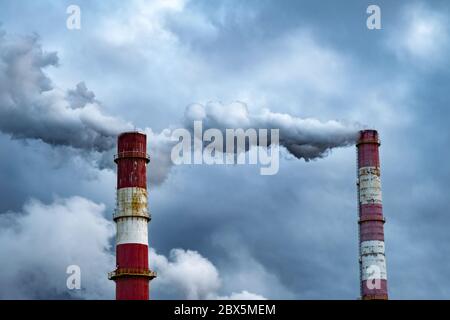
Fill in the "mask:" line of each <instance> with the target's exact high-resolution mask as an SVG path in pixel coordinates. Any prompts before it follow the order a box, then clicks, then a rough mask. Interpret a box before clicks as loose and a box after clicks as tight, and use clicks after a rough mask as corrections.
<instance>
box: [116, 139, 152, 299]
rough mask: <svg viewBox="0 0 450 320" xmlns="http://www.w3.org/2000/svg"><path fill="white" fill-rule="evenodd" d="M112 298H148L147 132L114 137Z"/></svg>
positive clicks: (149, 278) (150, 275) (150, 273)
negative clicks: (114, 293)
mask: <svg viewBox="0 0 450 320" xmlns="http://www.w3.org/2000/svg"><path fill="white" fill-rule="evenodd" d="M117 149H118V152H117V155H116V156H115V157H114V161H115V162H116V163H117V208H116V211H115V213H114V216H113V218H114V221H115V222H116V225H117V235H116V270H115V271H113V272H111V273H110V274H109V279H111V280H114V281H115V282H116V300H148V299H149V281H150V280H151V279H153V278H155V277H156V274H155V273H154V272H153V271H151V270H150V269H149V267H148V230H147V227H148V222H149V221H150V214H149V212H148V207H147V163H148V162H149V161H150V159H149V157H148V155H147V136H146V135H145V134H142V133H139V132H125V133H122V134H121V135H120V136H119V138H118V146H117Z"/></svg>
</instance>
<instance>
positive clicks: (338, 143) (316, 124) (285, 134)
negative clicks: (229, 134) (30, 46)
mask: <svg viewBox="0 0 450 320" xmlns="http://www.w3.org/2000/svg"><path fill="white" fill-rule="evenodd" d="M196 120H197V121H202V123H203V126H204V128H205V129H209V128H217V129H219V130H222V131H223V134H225V130H226V129H227V128H230V129H234V128H243V129H249V128H254V129H269V130H270V129H279V135H280V145H282V146H284V147H286V149H287V150H288V151H289V152H290V153H291V154H292V155H293V156H295V157H296V158H298V159H304V160H306V161H309V160H311V159H315V158H322V157H324V156H326V154H327V153H328V152H329V151H330V150H331V149H333V148H337V147H345V146H350V145H353V144H354V143H355V142H356V138H357V136H358V130H359V128H360V126H358V125H356V124H352V125H345V124H344V123H341V122H338V121H328V122H321V121H319V120H317V119H312V118H307V119H301V118H298V117H294V116H291V115H289V114H282V113H276V112H271V111H270V110H263V111H262V112H260V113H257V114H251V113H249V111H248V108H247V105H246V104H245V103H242V102H234V103H232V104H229V105H223V104H221V103H208V104H206V105H205V106H203V105H200V104H193V105H190V106H188V107H187V108H186V111H185V118H184V123H185V124H186V126H187V127H188V128H191V129H192V127H193V122H194V121H196Z"/></svg>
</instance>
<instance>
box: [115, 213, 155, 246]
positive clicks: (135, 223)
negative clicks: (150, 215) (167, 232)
mask: <svg viewBox="0 0 450 320" xmlns="http://www.w3.org/2000/svg"><path fill="white" fill-rule="evenodd" d="M116 222H117V234H116V245H119V244H124V243H140V244H145V245H148V228H147V220H146V219H145V218H137V217H136V218H134V217H133V218H121V219H118V220H117V221H116Z"/></svg>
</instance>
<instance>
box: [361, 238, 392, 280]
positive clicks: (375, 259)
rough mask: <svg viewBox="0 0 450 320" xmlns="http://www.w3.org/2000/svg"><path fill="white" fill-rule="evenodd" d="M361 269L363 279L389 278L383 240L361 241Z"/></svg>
mask: <svg viewBox="0 0 450 320" xmlns="http://www.w3.org/2000/svg"><path fill="white" fill-rule="evenodd" d="M361 270H362V280H368V279H384V280H386V279H387V272H386V258H385V255H384V242H383V241H378V240H370V241H363V242H361Z"/></svg>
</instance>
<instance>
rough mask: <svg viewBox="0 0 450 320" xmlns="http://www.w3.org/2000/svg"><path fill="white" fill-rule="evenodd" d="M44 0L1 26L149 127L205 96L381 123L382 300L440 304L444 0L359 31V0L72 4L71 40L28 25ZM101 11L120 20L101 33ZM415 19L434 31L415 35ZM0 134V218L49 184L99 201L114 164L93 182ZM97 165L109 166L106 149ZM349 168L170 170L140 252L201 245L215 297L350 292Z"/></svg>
mask: <svg viewBox="0 0 450 320" xmlns="http://www.w3.org/2000/svg"><path fill="white" fill-rule="evenodd" d="M32 3H33V4H34V3H36V2H31V1H30V2H29V4H30V5H31V4H32ZM42 3H44V2H39V6H40V9H39V8H38V9H39V10H38V9H36V6H37V4H35V5H33V6H32V7H30V5H28V4H27V2H20V4H19V2H17V3H16V2H14V3H13V2H10V3H9V4H2V5H1V6H2V9H3V6H4V7H5V10H0V19H2V20H3V21H4V22H5V27H8V28H9V27H10V26H13V28H12V29H11V30H12V31H15V30H20V33H23V34H30V33H31V32H32V31H39V33H41V34H42V36H43V41H45V39H51V41H49V43H50V44H55V43H58V46H61V47H63V48H64V49H65V50H63V53H62V52H61V54H64V56H63V57H61V64H62V65H61V67H59V70H60V72H61V73H60V74H59V77H60V78H61V77H62V78H64V77H65V78H66V79H65V80H66V83H67V82H68V83H70V84H71V85H70V86H73V84H76V83H78V82H79V81H80V80H85V81H86V83H88V84H89V87H90V88H93V89H92V90H93V91H95V94H96V98H97V99H99V100H101V101H103V102H104V104H105V106H108V108H110V109H111V110H113V111H114V112H113V114H118V115H119V116H121V117H122V118H123V119H130V120H132V121H133V122H134V123H136V124H138V125H139V126H141V127H145V126H149V127H151V128H153V129H154V132H160V131H161V129H162V128H165V127H167V126H168V125H170V124H172V123H174V122H176V120H178V119H179V115H181V114H182V113H183V111H184V106H186V105H187V104H189V103H192V102H195V101H200V102H202V103H203V104H204V103H205V102H206V101H209V100H221V101H225V102H230V101H235V100H243V101H244V102H246V103H247V104H248V105H249V106H250V107H260V106H261V107H269V108H271V110H272V112H276V113H290V114H295V115H298V116H299V117H317V118H319V119H321V120H322V121H326V120H328V119H342V118H344V119H349V120H352V121H359V122H361V123H368V124H369V125H371V126H373V127H375V128H376V129H378V130H379V131H380V135H381V139H382V146H381V149H380V151H381V162H382V164H381V165H382V184H383V204H384V212H385V216H386V218H387V223H386V224H385V228H386V229H385V234H386V254H387V268H388V278H389V293H390V296H391V297H392V298H448V297H449V296H450V292H449V287H450V285H449V284H450V279H449V277H448V275H447V272H446V270H447V269H448V266H449V264H450V260H449V259H448V258H447V257H448V249H447V248H448V245H447V244H448V243H449V242H450V237H449V234H448V230H447V229H448V228H447V225H448V224H449V223H450V221H449V217H448V214H447V213H448V211H449V210H448V209H449V203H448V194H449V193H450V188H449V187H450V185H449V183H448V177H449V175H450V173H449V169H448V168H449V166H448V165H447V164H446V162H448V161H446V160H447V159H449V158H450V154H449V149H448V145H450V137H449V132H450V131H449V130H448V121H446V119H448V118H449V116H450V115H449V108H448V101H449V96H448V93H447V92H448V87H449V83H450V79H449V76H448V68H444V67H443V64H442V63H443V62H442V61H443V60H447V61H448V57H449V52H448V48H447V47H446V45H445V43H446V42H448V41H447V40H445V39H446V38H448V37H446V36H445V32H444V33H442V32H441V31H442V30H448V21H447V20H446V19H445V18H442V15H444V16H448V12H449V6H448V3H447V2H446V1H433V2H432V3H431V2H424V1H422V2H420V1H418V2H414V3H412V2H410V1H396V2H392V1H389V2H388V1H379V2H378V3H377V4H379V5H380V7H381V10H382V26H383V30H380V31H369V30H367V28H366V27H365V19H366V17H367V15H366V13H365V9H366V7H367V5H369V4H372V3H369V1H367V2H365V1H348V2H345V3H342V4H340V5H337V4H336V3H335V1H320V2H318V1H283V3H280V2H276V1H245V2H243V1H235V2H230V1H223V2H209V1H208V2H205V1H202V2H199V1H188V2H186V3H185V4H184V5H182V4H183V3H184V2H182V1H173V2H171V3H172V4H173V3H175V4H176V3H180V5H179V6H178V7H177V6H174V8H173V9H167V8H166V9H164V10H165V11H164V18H161V14H159V13H157V14H153V13H154V10H153V9H149V8H148V7H145V6H144V8H143V9H146V10H133V9H132V8H131V7H132V6H133V4H134V3H135V2H133V4H131V5H125V4H123V3H118V2H115V3H114V5H116V6H117V7H115V6H114V5H111V7H108V8H102V7H101V6H98V5H92V6H91V5H90V3H89V2H82V10H83V13H84V17H87V18H88V19H85V20H84V21H83V23H84V25H83V28H84V29H82V31H81V32H78V33H73V32H72V33H71V32H67V31H66V30H65V29H64V28H63V27H60V26H59V25H58V24H57V23H56V22H54V21H56V20H55V19H46V21H42V19H35V17H39V16H43V17H59V15H60V12H64V8H61V7H55V6H54V5H53V4H51V2H46V4H45V5H43V4H42ZM154 3H158V2H157V1H155V2H154ZM417 4H419V6H417ZM10 7H14V9H15V10H10V9H8V8H10ZM26 8H33V10H30V12H29V15H28V16H27V17H29V16H32V17H34V18H33V19H28V20H27V23H23V21H21V19H14V20H15V21H12V19H11V18H10V17H15V16H16V15H14V14H13V12H17V11H20V12H26V10H22V9H26ZM177 8H178V9H177ZM414 8H416V9H415V10H416V11H414V10H411V9H414ZM124 9H126V10H124ZM128 9H130V10H128ZM152 10H153V11H152ZM158 10H159V9H158ZM105 12H107V14H105ZM146 12H150V14H149V15H148V16H146V15H145V14H146ZM414 12H417V13H418V14H413V13H414ZM89 16H91V17H95V19H94V18H92V19H89ZM179 16H183V19H181V18H180V19H178V17H179ZM120 17H122V20H121V19H120ZM149 17H151V19H150V18H149ZM123 18H124V19H123ZM134 18H136V19H134ZM23 19H26V17H23ZM63 20H64V19H63V18H61V25H62V26H64V21H63ZM102 21H110V22H111V21H112V22H114V21H116V22H118V23H117V25H118V26H120V28H116V29H113V28H109V27H110V25H108V26H107V27H104V28H102V23H101V22H102ZM148 21H151V22H152V25H151V27H150V26H149V25H147V24H145V22H148ZM419 22H420V23H419ZM139 23H144V24H143V25H139ZM418 25H421V26H423V27H424V28H423V29H422V31H427V30H428V31H429V32H431V34H429V35H428V36H427V35H425V36H424V35H423V33H421V32H420V30H417V29H414V26H418ZM30 26H31V27H30ZM155 30H156V31H155ZM158 30H159V31H161V32H160V33H158V32H157V31H158ZM187 30H189V31H187ZM121 31H123V34H125V35H127V36H126V37H121ZM418 31H419V32H418ZM152 32H153V33H152ZM305 33H306V34H307V36H304V34H305ZM425 33H426V32H425ZM161 34H162V35H163V36H162V37H160V35H161ZM442 34H443V35H444V37H441V35H442ZM130 35H131V36H130ZM443 39H444V40H443ZM431 40H433V41H431ZM415 43H416V44H417V45H416V44H415ZM433 44H436V45H438V46H434V45H433ZM50 47H53V46H50ZM428 49H429V50H428ZM427 52H429V53H432V55H431V56H429V55H427V54H424V53H427ZM61 54H60V55H61ZM130 57H133V59H130ZM431 57H433V58H431ZM63 60H64V61H65V63H64V61H63ZM119 74H120V76H118V75H119ZM74 75H78V76H74ZM52 79H55V80H56V78H53V76H52ZM67 79H70V81H68V80H67ZM66 95H67V92H63V93H61V96H62V97H66ZM64 99H65V98H64ZM67 105H69V104H68V103H67ZM250 112H252V113H254V112H255V110H250ZM154 134H155V135H158V134H156V133H154ZM161 139H163V140H164V139H165V138H164V137H161ZM155 140H158V139H157V138H155ZM0 144H1V148H2V149H1V150H7V151H8V153H5V152H2V157H1V159H0V163H1V170H0V177H1V178H2V179H1V180H2V182H3V181H8V183H1V184H0V189H1V190H2V194H3V195H4V197H3V200H4V201H2V203H1V204H0V206H1V208H3V209H2V210H1V211H2V212H5V211H8V209H9V208H17V206H19V208H20V207H21V204H22V203H23V202H24V201H25V200H26V198H27V197H29V196H33V195H34V196H36V197H38V198H39V199H41V198H43V199H45V200H46V201H50V200H51V199H48V197H49V193H50V192H54V193H62V194H63V195H64V196H70V195H74V194H79V193H83V194H82V195H83V196H85V197H87V198H89V199H93V200H95V202H99V201H101V202H106V203H107V204H108V209H109V211H111V210H112V208H113V206H114V183H115V182H114V178H115V177H114V174H113V173H111V172H109V173H106V172H107V171H106V170H103V171H101V173H100V174H99V176H98V177H91V178H90V179H89V178H88V177H86V176H85V174H86V172H85V171H87V170H86V169H87V168H86V167H84V166H81V165H80V164H79V163H78V164H77V161H75V160H73V159H72V160H73V162H70V165H66V166H57V168H58V169H55V164H54V163H53V162H54V161H55V159H53V158H54V155H55V154H53V153H52V152H51V151H50V150H47V151H48V153H47V152H43V151H42V150H45V149H46V148H47V147H45V146H42V144H35V143H30V144H29V146H28V148H27V147H24V146H23V145H21V144H20V143H19V142H18V141H10V140H9V139H7V138H6V136H5V135H2V138H1V139H0ZM163 145H164V144H163ZM152 149H153V147H151V146H150V149H149V153H150V155H151V154H152ZM9 151H11V152H12V153H13V154H9ZM18 155H19V156H18ZM49 159H51V160H52V161H48V160H49ZM48 162H50V163H48ZM106 162H109V165H111V161H110V157H107V158H106ZM157 167H161V165H158V166H157ZM155 170H157V168H150V169H149V176H150V177H152V176H154V175H155ZM80 172H82V173H83V176H82V178H80V177H79V176H78V173H80ZM158 175H160V173H158ZM355 178H356V174H355V155H354V150H353V148H342V149H340V148H339V149H336V150H334V151H333V152H332V153H331V154H330V155H329V157H328V158H327V159H325V160H324V161H313V162H311V163H308V164H306V163H304V162H303V161H286V160H282V163H281V164H280V172H279V174H278V175H275V176H271V177H261V176H259V175H258V173H257V172H256V170H253V169H252V168H251V167H246V166H236V167H211V166H204V167H199V166H192V167H190V166H184V167H175V168H173V170H172V172H171V174H170V175H169V176H168V178H167V180H166V182H165V183H164V184H163V185H162V186H161V187H159V188H155V189H152V190H151V193H150V199H149V200H150V209H151V210H152V214H153V220H152V223H151V224H150V233H149V235H150V244H151V246H152V247H154V248H156V249H157V252H159V253H163V254H164V255H165V256H167V257H169V256H170V254H169V253H170V251H171V249H173V248H183V249H191V250H196V251H198V252H199V253H200V254H201V256H203V257H205V258H207V259H208V260H209V261H210V262H211V263H212V264H213V265H214V266H216V268H217V270H218V274H220V275H221V277H222V280H223V283H222V287H221V289H219V291H221V290H222V292H219V293H218V294H219V295H229V294H230V293H231V292H233V291H234V292H240V291H241V290H249V291H251V292H253V293H255V294H259V295H263V296H266V297H268V298H300V299H304V298H318V299H321V298H344V299H346V298H348V299H355V298H356V297H357V296H358V294H359V292H358V291H359V284H358V270H357V268H358V264H357V252H358V248H357V237H358V236H357V222H356V221H357V218H356V194H355V192H356V187H355V185H354V182H355ZM68 181H69V182H68ZM8 184H10V185H11V186H8ZM42 185H46V189H48V190H42V189H43V188H42ZM4 191H5V192H4ZM18 194H20V195H21V196H20V197H18V196H17V195H18ZM15 196H17V198H15ZM46 197H47V198H46ZM16 210H17V211H22V210H19V209H16ZM60 250H63V249H60ZM3 252H5V251H3ZM76 252H78V251H76ZM79 254H81V253H79ZM79 254H77V256H78V255H79ZM165 259H167V264H168V263H169V261H170V260H171V259H170V257H169V258H165ZM173 259H176V258H173ZM173 259H172V262H173V261H175V260H173ZM160 260H161V261H162V262H161V263H160V264H159V265H160V266H164V265H165V264H166V261H165V260H164V258H161V259H160ZM200 260H201V259H200ZM202 261H203V260H202ZM150 264H151V266H156V265H155V263H154V262H150ZM205 265H209V264H208V263H206V264H205ZM105 269H106V268H105ZM168 269H170V270H176V268H168ZM86 272H90V271H86ZM211 274H214V272H212V273H211ZM211 279H212V280H211V284H212V285H213V286H214V283H215V280H214V276H213V277H212V278H211ZM157 283H158V279H156V280H155V282H154V283H153V285H154V286H157ZM194 287H195V288H199V289H200V291H197V292H205V291H204V289H202V288H205V287H202V286H194ZM207 287H208V286H206V288H207ZM184 288H189V287H188V286H186V287H184ZM30 289H36V290H39V288H38V287H37V286H31V287H30ZM106 290H109V289H106ZM107 294H109V291H107V292H105V297H106V296H107ZM155 294H157V296H158V297H168V298H170V297H174V296H176V295H177V293H174V292H163V291H161V290H159V289H157V290H155ZM47 295H48V296H51V295H50V294H48V293H47Z"/></svg>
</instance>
